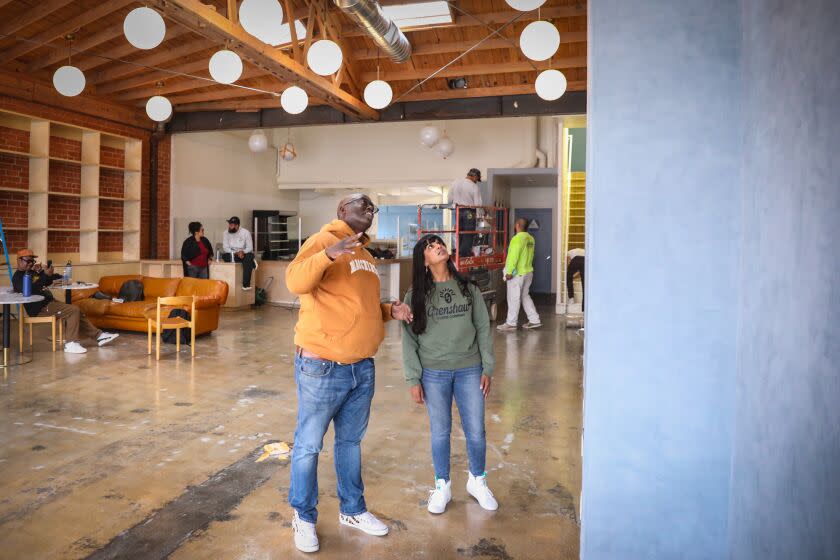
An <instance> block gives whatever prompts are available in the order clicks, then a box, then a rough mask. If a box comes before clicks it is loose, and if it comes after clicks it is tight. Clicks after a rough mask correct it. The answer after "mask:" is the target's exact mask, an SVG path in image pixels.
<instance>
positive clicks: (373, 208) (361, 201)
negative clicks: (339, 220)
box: [342, 198, 379, 214]
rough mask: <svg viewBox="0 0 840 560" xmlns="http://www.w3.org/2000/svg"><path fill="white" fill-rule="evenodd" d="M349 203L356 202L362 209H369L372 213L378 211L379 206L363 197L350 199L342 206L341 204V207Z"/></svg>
mask: <svg viewBox="0 0 840 560" xmlns="http://www.w3.org/2000/svg"><path fill="white" fill-rule="evenodd" d="M351 204H356V205H358V206H361V207H362V210H368V209H370V210H371V212H373V213H374V214H378V213H379V207H377V206H376V205H375V204H374V203H373V202H371V201H370V200H368V199H365V198H357V199H356V200H351V201H350V202H348V203H346V204H345V205H344V206H342V208H344V207H345V206H350V205H351Z"/></svg>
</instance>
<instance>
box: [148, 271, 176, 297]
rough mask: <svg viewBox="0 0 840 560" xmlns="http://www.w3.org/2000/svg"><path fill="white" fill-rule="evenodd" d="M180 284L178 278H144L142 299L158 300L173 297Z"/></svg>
mask: <svg viewBox="0 0 840 560" xmlns="http://www.w3.org/2000/svg"><path fill="white" fill-rule="evenodd" d="M180 283H181V279H180V278H152V277H151V276H144V277H143V297H145V298H159V297H170V296H174V295H175V292H176V291H177V290H178V284H180Z"/></svg>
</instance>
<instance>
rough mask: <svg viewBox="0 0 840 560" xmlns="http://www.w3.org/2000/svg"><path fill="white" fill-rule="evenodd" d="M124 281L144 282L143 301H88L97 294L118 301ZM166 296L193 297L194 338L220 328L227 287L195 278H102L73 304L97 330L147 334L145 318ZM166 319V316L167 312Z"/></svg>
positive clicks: (77, 292) (76, 296)
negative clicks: (195, 321) (103, 294)
mask: <svg viewBox="0 0 840 560" xmlns="http://www.w3.org/2000/svg"><path fill="white" fill-rule="evenodd" d="M126 280H140V281H141V282H143V295H144V297H145V300H144V301H133V302H127V303H114V302H112V301H110V300H107V299H94V298H93V297H91V296H93V294H94V293H95V292H96V291H97V290H99V291H100V292H104V293H106V294H108V295H109V296H111V297H117V296H118V295H119V293H120V287H121V286H122V285H123V282H125V281H126ZM169 296H196V301H195V307H196V314H197V315H198V320H197V324H196V332H195V334H196V335H199V334H204V333H207V332H210V331H214V330H216V329H217V328H219V313H220V307H221V306H222V305H223V304H224V303H225V301H227V296H228V285H227V283H225V282H221V281H219V280H200V279H198V278H152V277H150V276H134V275H124V276H103V277H102V278H100V279H99V288H96V289H90V290H74V291H73V304H74V305H78V306H79V308H80V309H81V310H82V312H83V313H84V314H85V315H86V316H87V318H88V319H89V320H90V322H91V323H93V324H94V325H95V326H96V327H98V328H100V329H118V330H126V331H138V332H146V326H147V322H146V317H147V314H149V313H151V314H154V313H155V312H156V309H155V308H156V306H157V298H158V297H169ZM161 311H162V312H163V310H161ZM166 315H167V316H168V315H169V313H168V310H167V312H166Z"/></svg>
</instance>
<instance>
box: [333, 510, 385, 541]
mask: <svg viewBox="0 0 840 560" xmlns="http://www.w3.org/2000/svg"><path fill="white" fill-rule="evenodd" d="M338 521H339V522H340V523H341V524H342V525H347V526H348V527H353V528H354V529H358V530H359V531H364V532H365V533H367V534H368V535H375V536H377V537H382V536H384V535H387V534H388V526H387V525H385V524H384V523H382V522H381V521H379V520H378V519H377V518H376V516H375V515H373V514H372V513H371V512H369V511H366V512H364V513H360V514H359V515H344V514H343V513H340V514H338Z"/></svg>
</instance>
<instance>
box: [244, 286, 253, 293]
mask: <svg viewBox="0 0 840 560" xmlns="http://www.w3.org/2000/svg"><path fill="white" fill-rule="evenodd" d="M251 290H253V288H252V287H251V286H242V291H243V292H250V291H251Z"/></svg>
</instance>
